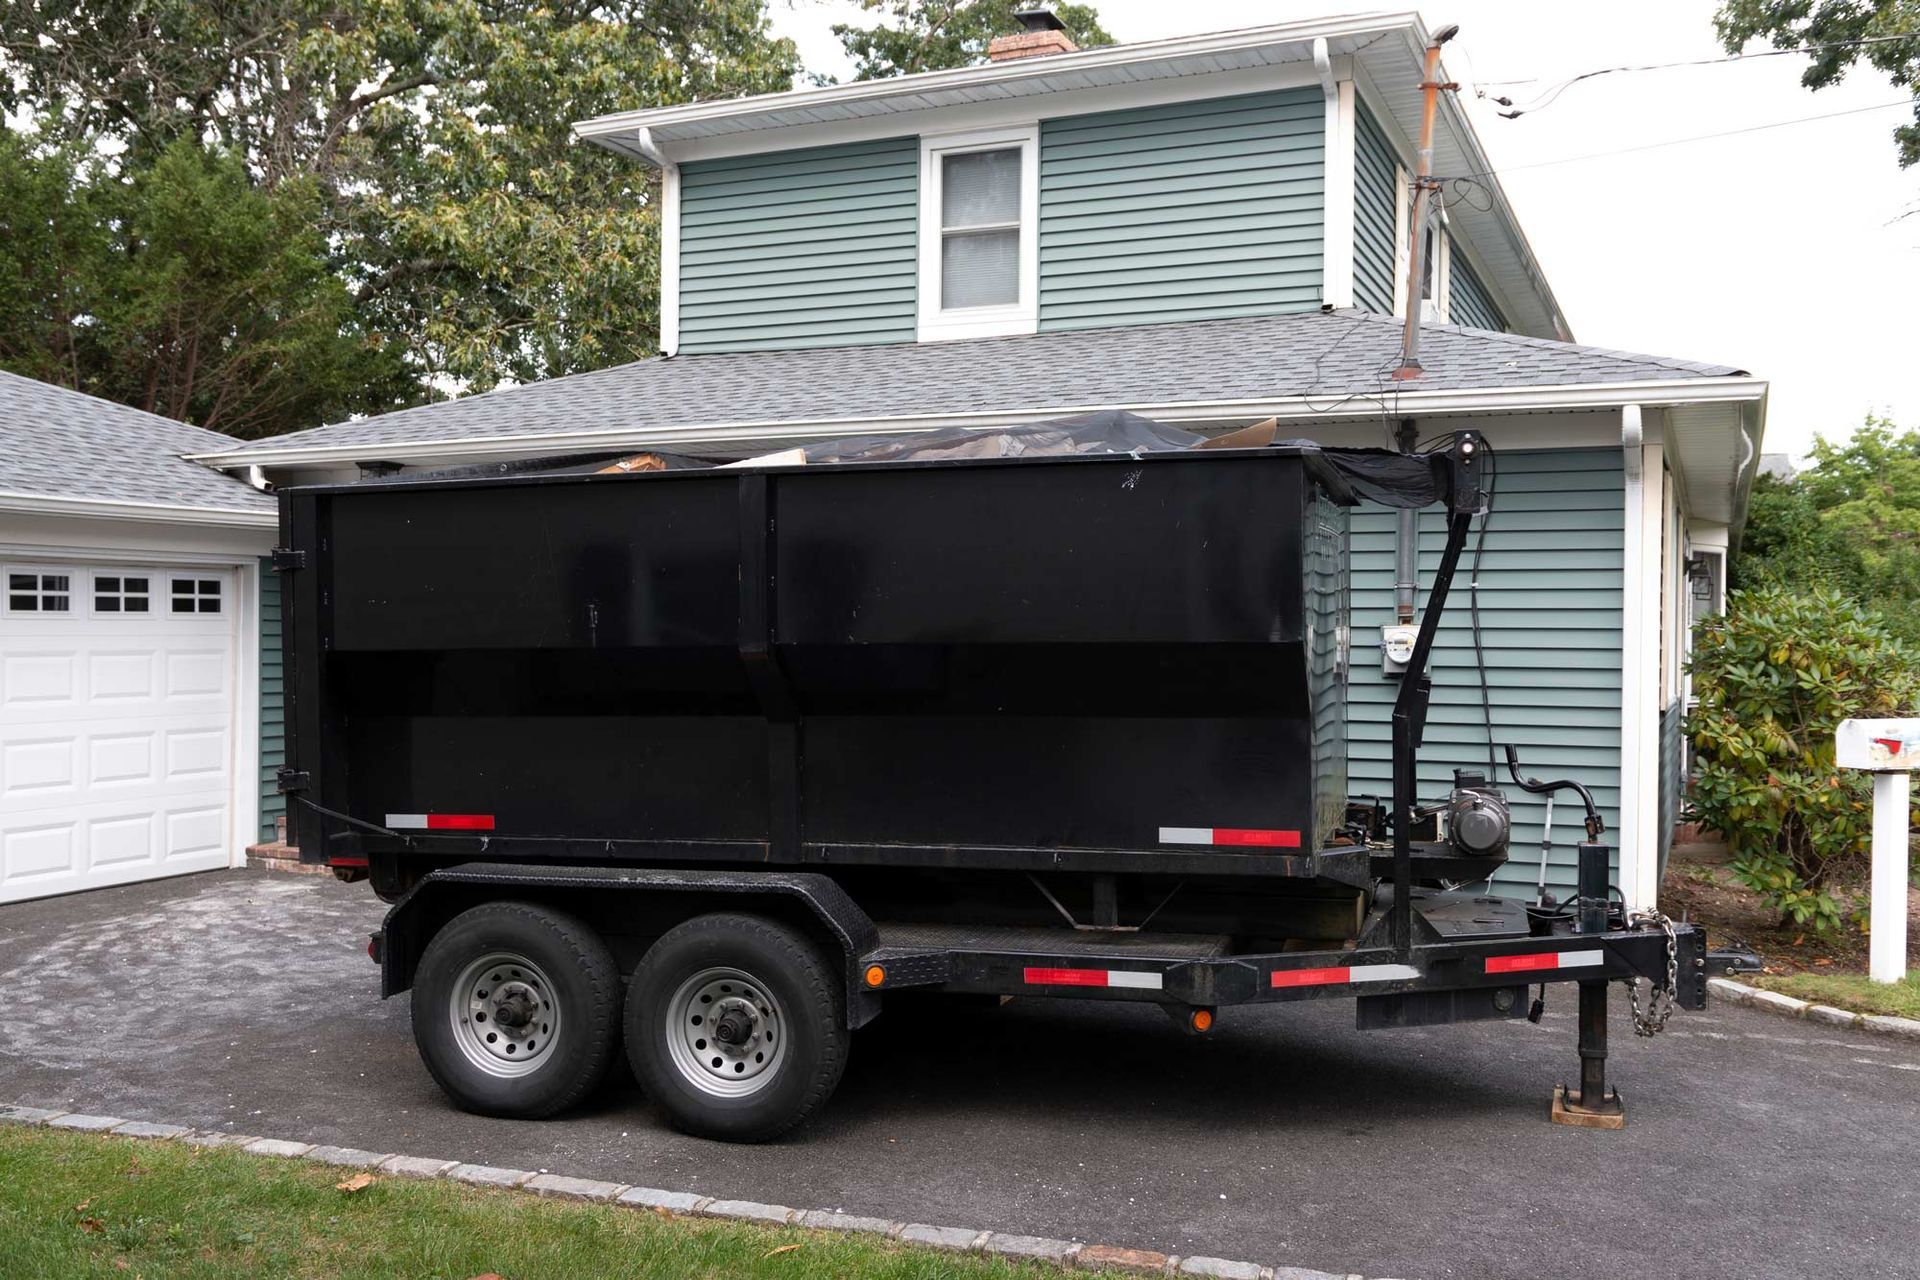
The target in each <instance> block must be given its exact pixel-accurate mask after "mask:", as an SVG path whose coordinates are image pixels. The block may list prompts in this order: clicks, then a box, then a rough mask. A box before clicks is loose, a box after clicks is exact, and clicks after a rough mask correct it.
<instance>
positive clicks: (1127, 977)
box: [1022, 969, 1166, 991]
mask: <svg viewBox="0 0 1920 1280" xmlns="http://www.w3.org/2000/svg"><path fill="white" fill-rule="evenodd" d="M1022 979H1023V981H1025V982H1026V983H1027V985H1029V986H1034V987H1134V988H1137V989H1138V990H1141V991H1158V990H1160V989H1161V988H1162V987H1164V986H1165V985H1166V983H1165V982H1163V981H1162V980H1161V977H1160V975H1159V974H1157V973H1141V972H1140V971H1139V970H1137V969H1027V970H1025V971H1024V972H1023V974H1022Z"/></svg>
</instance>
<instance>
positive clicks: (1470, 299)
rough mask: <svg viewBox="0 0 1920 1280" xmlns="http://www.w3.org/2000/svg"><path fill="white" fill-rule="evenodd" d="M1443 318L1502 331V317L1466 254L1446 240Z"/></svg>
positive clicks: (1469, 326)
mask: <svg viewBox="0 0 1920 1280" xmlns="http://www.w3.org/2000/svg"><path fill="white" fill-rule="evenodd" d="M1447 274H1448V281H1449V283H1448V285H1447V319H1448V320H1449V321H1451V322H1452V323H1454V324H1462V325H1465V326H1467V327H1468V328H1469V329H1493V330H1496V331H1499V332H1502V333H1504V332H1506V328H1507V322H1506V318H1505V317H1503V316H1502V315H1501V314H1500V308H1499V307H1496V306H1495V305H1493V298H1492V297H1491V296H1490V295H1489V294H1488V293H1487V287H1486V286H1485V285H1483V284H1481V283H1480V277H1479V276H1477V275H1475V274H1474V273H1473V268H1472V267H1470V266H1468V265H1467V255H1465V254H1464V253H1461V252H1460V250H1459V249H1458V248H1457V247H1455V245H1454V243H1453V241H1451V240H1449V241H1447Z"/></svg>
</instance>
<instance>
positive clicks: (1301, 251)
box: [1040, 89, 1325, 331]
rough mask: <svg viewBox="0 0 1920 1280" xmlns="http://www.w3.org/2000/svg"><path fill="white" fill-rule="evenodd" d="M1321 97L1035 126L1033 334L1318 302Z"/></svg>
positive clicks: (1153, 110) (1266, 311)
mask: <svg viewBox="0 0 1920 1280" xmlns="http://www.w3.org/2000/svg"><path fill="white" fill-rule="evenodd" d="M1324 134H1325V108H1324V105H1323V100H1322V98H1321V96H1320V92H1319V90H1317V89H1299V90H1285V91H1282V92H1275V93H1259V94H1250V95H1246V96H1242V97H1232V98H1212V99H1208V100H1205V101H1201V102H1182V103H1175V104H1172V105H1169V106H1157V107H1146V108H1140V109H1136V110H1129V111H1113V112H1104V113H1101V114H1098V115H1086V116H1072V117H1068V118H1066V119H1060V120H1047V121H1043V122H1042V123H1041V126H1040V328H1041V329H1042V330H1043V331H1044V330H1058V329H1087V328H1097V327H1103V326H1107V325H1122V324H1150V323H1154V322H1158V321H1169V320H1206V319H1215V318H1219V317H1224V316H1247V315H1274V314H1278V313H1281V312H1288V311H1309V310H1312V309H1314V308H1316V307H1318V306H1319V305H1320V297H1321V287H1320V286H1321V279H1320V261H1321V235H1322V223H1323V221H1324V204H1325V179H1324V173H1325V156H1324V151H1325V144H1324Z"/></svg>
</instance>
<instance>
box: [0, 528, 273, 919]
mask: <svg viewBox="0 0 1920 1280" xmlns="http://www.w3.org/2000/svg"><path fill="white" fill-rule="evenodd" d="M29 569H30V570H31V571H33V572H38V573H41V574H48V573H53V574H64V575H66V576H67V578H68V579H69V581H70V584H71V590H70V598H69V600H68V604H69V605H70V607H69V608H67V609H65V610H59V611H43V612H38V613H34V612H30V611H29V612H22V611H18V610H15V609H13V608H12V605H11V598H10V597H9V600H8V608H7V610H6V612H5V613H4V614H0V901H9V900H15V899H19V898H30V897H39V896H44V895H48V894H54V893H67V892H71V891H74V890H78V889H89V888H95V887H100V886H104V885H109V884H123V883H127V882H130V881H135V880H141V879H148V878H152V877H155V876H161V875H174V874H179V873H184V872H188V871H198V870H207V869H212V868H216V867H224V866H226V865H228V862H229V857H230V851H231V849H232V846H233V841H234V840H235V839H236V838H237V834H236V832H235V830H234V821H235V818H234V810H233V787H234V786H235V785H236V783H235V778H236V775H235V762H234V759H233V752H234V749H235V733H236V722H235V717H236V698H237V693H238V691H237V689H236V687H235V675H236V671H235V650H234V630H235V625H236V622H237V621H238V620H237V619H236V618H235V617H234V616H233V614H232V612H231V611H232V608H233V604H234V596H233V590H232V586H233V579H232V575H231V574H230V573H228V572H226V571H209V570H207V569H204V568H195V569H190V570H186V569H182V570H170V569H167V568H164V567H153V566H145V567H138V568H133V567H124V566H122V567H114V566H108V565H86V566H77V565H76V566H67V567H65V568H62V567H60V566H58V565H49V564H45V563H40V564H38V565H37V566H33V567H29ZM7 570H8V572H14V571H27V570H22V569H21V566H16V565H12V564H9V565H8V566H7ZM136 580H144V584H145V593H146V596H147V599H146V603H147V604H148V605H149V606H150V607H149V608H147V609H144V610H141V609H130V608H127V607H126V606H127V602H128V600H129V599H131V598H132V596H131V595H130V594H129V593H130V592H135V593H137V592H138V589H139V582H138V581H136ZM177 580H179V581H190V582H191V584H192V586H191V589H190V593H189V594H190V596H191V601H190V602H191V605H192V608H191V610H190V611H186V612H175V611H174V610H173V608H172V607H171V606H172V603H173V600H172V588H173V586H174V584H175V582H176V581H177ZM208 583H212V584H214V585H213V587H212V588H211V590H209V589H208V587H207V586H206V584H208ZM242 773H243V775H244V776H245V777H246V778H247V779H248V780H251V777H252V773H253V769H252V763H251V762H247V767H246V768H245V769H244V770H243V771H242Z"/></svg>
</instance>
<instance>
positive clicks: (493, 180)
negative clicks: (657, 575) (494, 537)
mask: <svg viewBox="0 0 1920 1280" xmlns="http://www.w3.org/2000/svg"><path fill="white" fill-rule="evenodd" d="M796 64H797V56H796V53H795V50H794V48H793V45H792V43H791V42H790V41H787V40H784V39H775V38H773V37H772V35H771V34H770V32H769V30H768V27H767V18H766V6H765V3H764V0H604V2H602V3H593V2H591V0H560V2H558V3H556V2H555V0H487V2H486V3H475V2H474V0H242V2H239V3H221V4H209V3H205V2H204V0H86V2H85V3H81V2H80V0H38V3H33V4H12V5H8V6H6V7H5V9H4V10H0V108H3V109H4V111H5V112H6V113H7V114H17V113H19V112H22V111H25V112H37V113H40V114H43V115H45V116H46V117H47V118H48V119H49V122H50V126H51V127H52V128H53V129H54V130H55V131H56V132H57V133H58V134H59V135H60V136H62V137H64V138H69V139H73V140H75V141H76V142H77V143H79V144H80V145H81V146H83V147H85V148H86V149H87V150H88V151H89V153H90V154H92V155H95V156H99V157H103V158H104V159H103V163H105V164H107V165H108V166H109V167H110V168H114V169H117V170H120V171H124V172H127V173H137V172H138V171H140V170H141V169H143V168H145V167H147V166H150V165H153V164H156V163H157V161H158V158H159V157H160V156H162V155H163V154H166V153H167V151H168V148H169V147H171V146H172V145H174V144H175V143H176V142H177V141H178V140H180V139H183V138H184V139H191V140H197V141H199V142H201V143H203V144H206V145H208V146H210V147H213V148H215V149H217V150H219V151H220V152H221V153H223V154H229V155H232V156H235V157H238V158H239V160H240V162H242V163H243V164H244V166H245V170H246V172H247V174H248V175H249V177H250V178H251V179H252V181H253V182H254V183H255V184H256V185H257V186H258V187H259V188H261V189H262V190H264V191H267V192H277V191H278V189H279V188H280V187H281V186H282V185H285V184H300V185H302V186H303V189H305V190H306V191H308V192H309V193H310V194H309V195H308V196H306V197H304V198H306V199H310V200H311V201H312V202H313V214H312V216H313V222H314V223H315V225H317V226H318V227H319V228H320V230H321V231H322V233H323V234H324V237H325V246H326V253H327V262H328V264H329V266H330V267H331V269H332V270H333V272H334V274H335V275H336V276H337V277H338V278H339V279H340V280H341V281H342V282H343V283H344V284H345V285H346V287H347V288H348V290H349V291H350V295H351V302H352V308H353V314H354V316H355V317H356V318H357V323H358V324H360V325H361V326H364V328H365V329H366V330H368V331H370V332H373V333H378V334H382V335H385V336H386V338H387V340H388V341H390V342H391V343H393V344H395V345H396V347H397V348H398V349H399V350H400V352H401V353H402V354H403V356H404V358H405V360H406V362H407V364H408V366H409V368H410V369H411V370H412V371H413V373H414V375H415V378H416V383H417V385H418V386H419V387H420V388H421V389H422V390H424V389H425V388H426V387H427V386H430V385H436V384H439V385H444V383H445V382H446V381H447V380H452V381H454V382H457V383H459V384H460V385H462V386H464V387H466V388H469V389H473V390H481V389H485V388H486V387H489V386H491V385H493V384H494V383H496V382H498V381H499V380H501V379H507V378H511V379H518V380H532V379H536V378H542V377H549V376H553V375H557V374H563V373H570V372H574V371H576V370H580V369H588V368H595V367H599V366H602V365H605V364H609V363H613V362H615V361H620V360H626V359H632V358H636V357H639V356H642V355H647V354H651V353H652V352H653V351H654V350H655V349H656V347H657V328H658V293H659V281H658V278H657V272H658V266H657V263H658V255H657V253H656V251H655V245H656V243H657V226H656V220H657V213H656V210H655V206H654V190H655V188H654V187H653V185H652V184H653V181H654V179H653V177H652V175H651V174H650V173H649V172H648V171H647V170H646V169H645V168H644V166H641V165H638V164H636V163H634V162H633V161H631V160H627V159H623V158H620V157H617V156H613V155H610V154H608V153H606V152H604V151H602V150H601V149H599V148H597V147H588V146H582V145H578V144H577V143H575V142H574V140H573V138H572V135H571V129H570V126H571V124H572V122H573V121H575V120H578V119H581V118H584V117H587V116H592V115H598V114H602V113H606V112H611V111H617V110H623V109H628V108H633V107H640V106H655V105H661V104H667V103H676V102H687V101H691V100H693V99H696V98H710V97H724V96H728V95H733V94H741V93H757V92H765V91H770V90H778V89H784V88H787V87H788V86H789V85H790V84H791V82H792V77H793V73H794V71H795V68H796Z"/></svg>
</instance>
